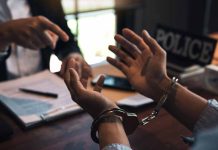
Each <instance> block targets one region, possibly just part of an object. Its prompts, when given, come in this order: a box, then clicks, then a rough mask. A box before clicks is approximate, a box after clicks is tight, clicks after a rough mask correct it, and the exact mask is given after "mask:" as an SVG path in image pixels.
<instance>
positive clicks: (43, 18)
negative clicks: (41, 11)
mask: <svg viewBox="0 0 218 150" xmlns="http://www.w3.org/2000/svg"><path fill="white" fill-rule="evenodd" d="M36 19H37V20H39V21H43V20H45V17H44V16H36Z"/></svg>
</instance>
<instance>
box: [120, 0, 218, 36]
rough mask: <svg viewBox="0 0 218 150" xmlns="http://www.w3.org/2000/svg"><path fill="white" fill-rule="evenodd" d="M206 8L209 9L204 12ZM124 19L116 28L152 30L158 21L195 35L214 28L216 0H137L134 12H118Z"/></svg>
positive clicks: (217, 28)
mask: <svg viewBox="0 0 218 150" xmlns="http://www.w3.org/2000/svg"><path fill="white" fill-rule="evenodd" d="M208 9H209V11H207V10H208ZM122 12H123V15H122V17H121V18H125V19H124V20H125V22H126V23H123V24H122V25H121V26H120V27H119V29H121V28H122V27H130V28H132V29H133V30H135V31H136V32H138V33H139V32H140V31H141V30H142V29H147V30H148V31H149V32H151V34H152V33H154V31H155V28H156V25H157V24H158V23H160V24H164V25H167V26H171V27H173V28H178V29H181V30H185V31H188V32H192V33H195V34H206V35H207V34H208V33H211V32H215V31H218V0H141V4H140V6H139V7H138V8H137V9H135V11H133V10H130V11H122Z"/></svg>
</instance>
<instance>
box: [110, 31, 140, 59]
mask: <svg viewBox="0 0 218 150" xmlns="http://www.w3.org/2000/svg"><path fill="white" fill-rule="evenodd" d="M114 38H115V40H116V41H117V42H118V43H119V44H120V45H121V46H122V47H123V48H124V49H125V51H127V53H128V54H130V55H131V56H132V57H133V58H137V57H138V55H140V51H139V49H138V48H137V47H136V46H135V45H134V44H132V43H130V42H129V41H128V40H127V39H126V38H124V37H123V36H121V35H118V34H117V35H116V36H115V37H114Z"/></svg>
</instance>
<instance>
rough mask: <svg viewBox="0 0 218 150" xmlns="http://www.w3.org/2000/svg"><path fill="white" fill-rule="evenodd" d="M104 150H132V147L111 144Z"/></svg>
mask: <svg viewBox="0 0 218 150" xmlns="http://www.w3.org/2000/svg"><path fill="white" fill-rule="evenodd" d="M102 150H132V149H131V148H130V147H128V146H126V145H122V144H115V143H114V144H110V145H107V146H105V147H104V148H103V149H102Z"/></svg>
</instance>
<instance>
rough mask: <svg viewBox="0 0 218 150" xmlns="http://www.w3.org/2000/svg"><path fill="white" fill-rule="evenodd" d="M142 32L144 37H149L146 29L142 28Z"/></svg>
mask: <svg viewBox="0 0 218 150" xmlns="http://www.w3.org/2000/svg"><path fill="white" fill-rule="evenodd" d="M143 34H144V35H145V36H146V37H148V38H150V37H151V36H150V34H149V33H148V31H146V30H143Z"/></svg>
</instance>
